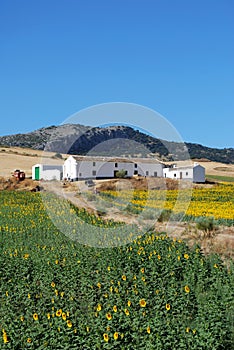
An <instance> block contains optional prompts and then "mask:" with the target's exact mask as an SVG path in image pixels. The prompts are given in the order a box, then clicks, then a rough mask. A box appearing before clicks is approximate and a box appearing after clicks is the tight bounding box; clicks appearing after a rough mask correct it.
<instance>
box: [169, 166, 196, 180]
mask: <svg viewBox="0 0 234 350" xmlns="http://www.w3.org/2000/svg"><path fill="white" fill-rule="evenodd" d="M163 177H167V178H169V179H175V180H179V179H182V180H189V181H193V168H192V167H187V168H164V169H163Z"/></svg>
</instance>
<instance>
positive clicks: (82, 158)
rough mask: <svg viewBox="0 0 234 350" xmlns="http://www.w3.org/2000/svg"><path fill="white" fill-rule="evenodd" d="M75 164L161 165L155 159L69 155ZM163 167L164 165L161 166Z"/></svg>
mask: <svg viewBox="0 0 234 350" xmlns="http://www.w3.org/2000/svg"><path fill="white" fill-rule="evenodd" d="M71 157H73V158H74V159H75V160H76V161H77V162H80V161H82V162H106V163H107V162H114V163H148V164H155V163H157V164H163V163H162V162H161V161H160V160H158V159H156V158H124V157H100V156H74V155H71ZM163 165H164V164H163Z"/></svg>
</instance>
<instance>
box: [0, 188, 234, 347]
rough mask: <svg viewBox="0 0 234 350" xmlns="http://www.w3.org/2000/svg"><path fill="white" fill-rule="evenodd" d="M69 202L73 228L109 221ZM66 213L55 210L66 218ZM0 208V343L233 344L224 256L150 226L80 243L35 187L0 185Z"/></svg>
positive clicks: (230, 279)
mask: <svg viewBox="0 0 234 350" xmlns="http://www.w3.org/2000/svg"><path fill="white" fill-rule="evenodd" d="M52 199H53V200H52V202H51V203H52V204H54V203H55V202H54V201H55V198H52ZM48 201H49V199H48ZM58 201H59V203H60V202H61V199H58ZM64 208H65V207H64ZM70 210H71V211H72V212H74V213H75V215H76V216H77V218H80V219H81V224H80V228H79V229H82V227H83V226H84V222H89V223H90V224H92V225H94V226H96V227H100V229H101V230H104V229H105V228H106V227H107V226H108V225H110V227H113V225H114V224H113V223H107V222H105V221H103V220H102V219H101V218H97V217H95V216H93V215H89V214H88V213H87V212H86V211H85V210H78V209H76V208H74V207H73V206H70ZM66 214H67V213H62V211H60V212H59V213H57V214H56V215H60V216H61V218H63V219H65V220H66V224H67V225H69V222H68V217H67V216H66ZM0 216H1V221H0V266H1V276H0V298H1V303H0V315H1V320H0V325H1V337H0V348H1V350H6V349H11V350H19V349H33V350H38V349H41V350H42V349H49V350H54V349H56V350H59V349H61V350H62V349H69V350H70V349H71V350H73V349H74V350H75V349H82V350H88V349H110V350H115V349H123V350H136V349H137V350H138V349H142V350H162V349H163V350H172V349H180V350H187V349H189V350H197V349H201V350H210V349H213V350H221V349H223V350H230V349H232V347H233V340H234V332H233V314H234V302H233V301H234V266H233V263H231V265H230V268H229V269H227V267H225V266H224V265H223V264H222V261H221V259H220V258H219V256H207V257H205V256H203V254H202V252H201V250H200V248H199V247H198V246H197V247H194V248H192V249H190V248H189V247H188V246H186V244H185V243H184V242H182V241H178V240H171V239H169V238H168V237H167V236H166V235H165V234H159V233H155V232H149V233H147V234H145V235H142V236H139V237H135V239H134V238H133V239H132V242H131V243H129V244H126V245H120V246H118V245H117V246H116V247H113V248H101V247H98V248H95V247H89V246H88V245H81V244H79V243H78V242H77V241H76V240H71V239H69V238H68V237H67V236H65V235H64V234H63V233H61V232H60V231H59V230H58V229H57V228H56V227H55V226H54V225H53V223H52V221H51V220H50V218H49V217H48V214H47V211H46V209H45V207H44V205H43V202H42V199H41V195H40V194H37V193H35V194H33V193H22V192H21V193H20V192H13V191H12V192H1V193H0ZM117 228H118V226H117ZM119 231H121V232H125V233H126V235H128V234H131V232H129V231H128V230H127V227H126V226H123V225H122V226H120V227H119ZM84 232H85V234H87V235H88V234H90V232H91V230H90V229H88V230H87V231H84ZM116 232H117V231H116ZM105 239H109V237H108V233H105ZM110 239H111V240H112V241H114V242H115V241H116V243H118V240H117V238H116V235H113V233H111V237H110ZM104 243H105V242H104ZM37 315H38V319H37ZM33 316H34V317H33ZM105 334H107V336H108V337H107V336H105V337H106V338H105V339H106V340H108V341H105V340H104V335H105ZM114 334H115V338H116V339H114ZM116 334H117V335H116ZM4 340H5V341H6V342H5V343H4Z"/></svg>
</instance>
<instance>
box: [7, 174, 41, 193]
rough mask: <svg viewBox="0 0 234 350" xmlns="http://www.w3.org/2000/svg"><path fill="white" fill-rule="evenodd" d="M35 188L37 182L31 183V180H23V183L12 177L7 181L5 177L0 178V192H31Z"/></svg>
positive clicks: (37, 184)
mask: <svg viewBox="0 0 234 350" xmlns="http://www.w3.org/2000/svg"><path fill="white" fill-rule="evenodd" d="M36 186H39V181H33V180H31V179H25V180H23V181H19V180H18V179H16V178H15V177H14V176H12V177H10V178H8V179H7V178H5V177H0V191H3V190H8V191H14V190H18V191H19V190H21V191H25V190H26V191H31V190H32V189H34V188H35V187H36Z"/></svg>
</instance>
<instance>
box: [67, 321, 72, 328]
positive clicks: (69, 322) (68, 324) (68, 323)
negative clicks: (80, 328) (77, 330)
mask: <svg viewBox="0 0 234 350" xmlns="http://www.w3.org/2000/svg"><path fill="white" fill-rule="evenodd" d="M67 326H68V327H69V328H71V327H72V323H71V321H70V320H67Z"/></svg>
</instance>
